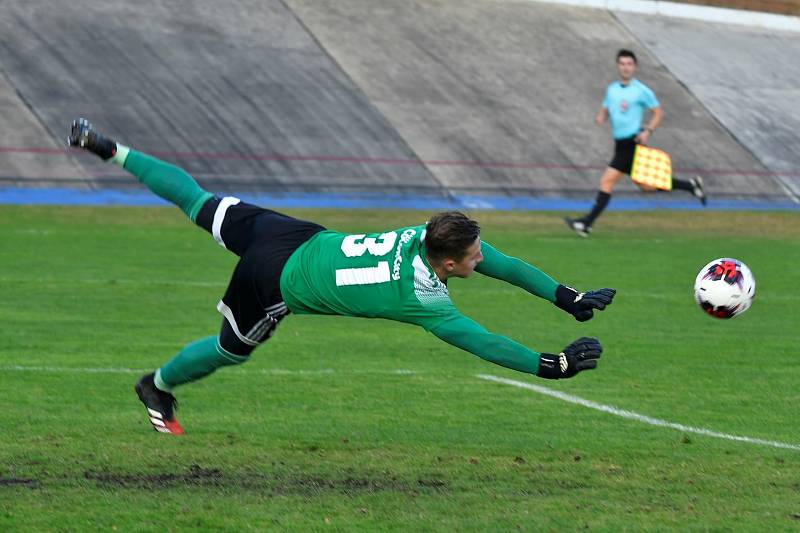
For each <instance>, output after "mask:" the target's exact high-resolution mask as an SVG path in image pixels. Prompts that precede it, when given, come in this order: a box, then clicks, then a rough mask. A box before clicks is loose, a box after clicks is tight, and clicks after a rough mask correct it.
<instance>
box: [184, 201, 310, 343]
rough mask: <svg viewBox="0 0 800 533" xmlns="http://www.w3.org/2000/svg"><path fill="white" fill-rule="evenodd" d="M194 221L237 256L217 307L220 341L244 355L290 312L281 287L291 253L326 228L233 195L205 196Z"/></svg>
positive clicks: (266, 337) (267, 336)
mask: <svg viewBox="0 0 800 533" xmlns="http://www.w3.org/2000/svg"><path fill="white" fill-rule="evenodd" d="M197 225H198V226H200V227H202V228H203V229H205V230H206V231H208V232H209V233H211V235H212V236H213V237H214V239H215V240H216V241H217V242H218V243H219V244H220V245H221V246H223V247H224V248H226V249H228V250H230V251H231V252H233V253H235V254H236V255H238V256H239V257H240V259H239V262H238V263H237V265H236V269H235V270H234V271H233V276H232V277H231V281H230V283H229V284H228V289H227V290H226V291H225V296H223V297H222V300H220V302H219V304H217V310H218V311H219V312H220V313H222V316H223V317H224V320H223V324H222V332H221V333H220V345H221V346H222V347H223V348H224V349H226V350H228V351H229V352H231V353H234V354H236V355H248V354H250V352H252V351H253V350H254V349H255V347H256V346H258V345H259V344H260V343H262V342H264V341H265V340H267V339H268V338H269V337H270V336H271V335H272V333H273V332H274V331H275V328H276V327H277V325H278V322H280V321H281V320H282V319H283V317H284V316H286V314H288V312H289V310H288V309H287V308H286V304H285V303H284V301H283V296H282V295H281V287H280V279H281V272H283V267H284V265H285V264H286V261H287V260H288V259H289V256H290V255H292V253H293V252H294V251H295V250H297V248H299V247H300V245H301V244H303V243H304V242H306V241H307V240H308V239H310V238H311V237H313V236H314V235H316V234H317V233H319V232H320V231H323V230H324V229H325V228H324V227H322V226H320V225H319V224H314V223H313V222H306V221H304V220H298V219H296V218H292V217H290V216H287V215H283V214H281V213H277V212H275V211H270V210H269V209H264V208H262V207H258V206H256V205H252V204H247V203H244V202H241V201H240V200H239V199H238V198H234V197H232V196H226V197H225V198H217V197H215V198H211V199H210V200H208V201H207V202H206V203H205V204H204V205H203V207H202V209H201V210H200V213H198V215H197Z"/></svg>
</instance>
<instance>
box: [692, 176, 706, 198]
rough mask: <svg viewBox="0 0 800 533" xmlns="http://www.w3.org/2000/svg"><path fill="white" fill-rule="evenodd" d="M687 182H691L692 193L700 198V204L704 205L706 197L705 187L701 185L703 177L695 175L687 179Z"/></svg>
mask: <svg viewBox="0 0 800 533" xmlns="http://www.w3.org/2000/svg"><path fill="white" fill-rule="evenodd" d="M689 183H691V184H692V187H693V189H692V194H693V195H694V197H695V198H697V199H698V200H700V203H701V204H703V205H706V202H708V198H707V197H706V189H705V187H704V186H703V178H701V177H700V176H695V177H693V178H692V179H690V180H689Z"/></svg>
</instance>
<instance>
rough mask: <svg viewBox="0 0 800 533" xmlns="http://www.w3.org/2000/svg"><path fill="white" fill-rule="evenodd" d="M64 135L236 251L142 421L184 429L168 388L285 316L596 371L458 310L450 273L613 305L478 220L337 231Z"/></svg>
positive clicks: (579, 348) (563, 303) (269, 330)
mask: <svg viewBox="0 0 800 533" xmlns="http://www.w3.org/2000/svg"><path fill="white" fill-rule="evenodd" d="M68 142H69V145H70V146H75V147H80V148H82V149H84V150H88V151H89V152H92V153H94V154H96V155H98V156H99V157H101V158H102V159H104V160H106V161H109V162H111V163H115V164H117V165H119V166H121V167H123V168H124V169H125V170H127V171H128V172H130V173H131V174H133V175H134V176H135V177H136V178H137V179H138V180H139V181H140V182H142V183H143V184H144V185H146V186H147V187H148V188H149V189H150V190H151V191H153V192H154V193H155V194H157V195H158V196H160V197H162V198H164V199H166V200H168V201H170V202H172V203H174V204H176V205H177V206H178V207H179V208H180V209H181V210H182V211H183V212H184V213H185V214H186V215H187V216H188V217H189V218H190V219H191V221H192V222H194V223H195V224H197V225H198V226H200V227H201V228H203V229H205V230H206V231H208V232H209V233H210V234H211V235H212V236H213V237H214V239H215V240H216V241H217V242H218V243H219V244H220V245H221V246H223V247H225V248H226V249H228V250H230V251H231V252H233V253H234V254H236V255H237V256H239V262H238V263H237V265H236V268H235V270H234V271H233V275H232V277H231V281H230V283H229V285H228V288H227V290H226V291H225V295H224V296H223V297H222V300H220V302H219V304H218V305H217V310H218V311H219V312H220V313H221V314H222V316H223V319H222V328H221V330H220V332H219V334H218V335H212V336H209V337H206V338H203V339H199V340H196V341H194V342H192V343H190V344H188V345H187V346H185V347H184V348H183V349H182V350H181V351H180V352H178V354H177V355H175V356H174V357H173V358H172V359H171V360H170V361H169V362H167V363H166V364H165V365H163V366H162V367H161V368H159V369H157V370H156V371H155V372H153V373H149V374H147V375H145V376H143V377H142V378H141V379H140V380H139V382H138V383H137V385H136V392H137V394H138V396H139V399H140V400H141V401H142V403H143V404H144V405H145V407H146V408H147V414H148V417H149V419H150V423H151V424H152V425H153V427H154V428H155V429H156V430H157V431H159V432H161V433H171V434H182V433H183V432H184V430H183V428H182V427H181V425H180V424H179V423H178V420H177V419H176V417H175V405H176V402H175V397H174V396H173V394H172V390H173V389H174V388H175V387H177V386H178V385H183V384H185V383H189V382H191V381H195V380H198V379H201V378H203V377H205V376H207V375H209V374H211V373H212V372H214V371H215V370H217V369H218V368H220V367H223V366H229V365H238V364H241V363H244V362H245V361H247V360H248V359H249V357H250V354H251V353H252V352H253V350H254V349H255V348H256V347H257V346H259V345H260V344H261V343H263V342H265V341H266V340H267V339H269V338H270V336H271V335H272V334H273V333H274V331H275V328H276V327H277V326H278V324H279V323H280V322H281V320H283V318H284V317H285V316H286V315H287V314H289V313H290V312H292V313H312V314H328V315H346V316H358V317H366V318H374V317H379V318H387V319H390V320H397V321H400V322H407V323H411V324H416V325H418V326H422V327H423V328H425V330H427V331H429V332H431V333H433V334H434V335H435V336H436V337H438V338H440V339H442V340H443V341H445V342H447V343H449V344H452V345H453V346H457V347H458V348H461V349H463V350H466V351H468V352H470V353H473V354H475V355H477V356H478V357H481V358H482V359H485V360H487V361H491V362H492V363H496V364H498V365H501V366H504V367H506V368H512V369H514V370H518V371H520V372H527V373H529V374H535V375H537V376H539V377H542V378H547V379H560V378H571V377H572V376H574V375H575V374H577V373H578V372H580V371H582V370H589V369H593V368H595V367H596V366H597V359H598V358H599V357H600V354H601V352H602V348H601V346H600V343H599V342H598V341H597V339H594V338H589V337H582V338H580V339H578V340H576V341H574V342H572V343H571V344H569V345H568V346H567V347H566V348H564V349H563V350H562V351H561V352H559V353H544V352H542V353H540V352H536V351H533V350H531V349H529V348H527V347H525V346H523V345H522V344H519V343H517V342H515V341H513V340H511V339H509V338H506V337H503V336H500V335H496V334H494V333H490V332H489V331H487V330H486V329H485V328H483V327H482V326H481V325H480V324H478V323H477V322H475V321H474V320H471V319H470V318H468V317H466V316H464V315H462V314H461V313H460V312H459V311H458V310H457V309H456V308H455V306H454V305H453V302H452V301H451V300H450V295H449V293H448V290H447V280H448V278H451V277H459V278H466V277H469V276H470V275H471V274H472V273H473V271H477V272H479V273H481V274H483V275H486V276H490V277H493V278H497V279H501V280H504V281H506V282H508V283H511V284H512V285H516V286H518V287H521V288H523V289H525V290H526V291H528V292H530V293H531V294H534V295H536V296H538V297H540V298H544V299H546V300H548V301H550V302H553V303H554V304H555V305H557V306H558V307H560V308H561V309H563V310H564V311H566V312H568V313H570V314H571V315H573V316H574V317H575V318H576V319H577V320H579V321H585V320H589V319H590V318H592V316H593V313H594V311H595V310H602V309H604V308H605V307H606V306H607V305H609V304H611V302H612V300H613V298H614V293H615V291H614V290H613V289H600V290H598V291H592V292H577V291H575V290H574V289H572V288H570V287H567V286H565V285H561V284H559V283H558V282H557V281H555V280H554V279H553V278H551V277H550V276H548V275H547V274H545V273H543V272H542V271H540V270H539V269H537V268H536V267H534V266H532V265H529V264H528V263H526V262H524V261H522V260H520V259H516V258H514V257H509V256H506V255H504V254H502V253H501V252H500V251H498V250H497V249H495V248H494V247H493V246H491V245H490V244H489V243H486V242H484V241H482V240H481V239H480V227H479V226H478V223H477V222H475V221H474V220H471V219H469V218H468V217H466V216H465V215H463V214H462V213H459V212H446V213H440V214H438V215H436V216H434V217H432V218H431V219H430V221H429V222H428V223H427V224H425V225H419V226H408V227H404V228H399V229H395V230H391V231H386V232H384V233H374V234H343V233H339V232H336V231H330V230H326V229H325V228H324V227H322V226H320V225H318V224H315V223H313V222H306V221H303V220H298V219H295V218H292V217H289V216H286V215H283V214H280V213H277V212H275V211H270V210H269V209H263V208H261V207H258V206H255V205H251V204H247V203H245V202H242V201H240V200H239V199H238V198H234V197H231V196H226V197H217V196H214V195H212V194H211V193H208V192H206V191H204V190H203V189H202V188H200V186H199V185H198V184H197V183H196V182H195V180H194V179H193V178H192V177H191V176H190V175H189V174H187V173H186V172H185V171H183V170H182V169H180V168H178V167H176V166H174V165H170V164H168V163H165V162H163V161H160V160H158V159H155V158H153V157H151V156H148V155H145V154H143V153H141V152H138V151H136V150H133V149H131V148H128V147H126V146H123V145H122V144H118V143H116V142H114V141H113V140H111V139H109V138H107V137H104V136H103V135H101V134H99V133H98V132H96V131H95V130H94V129H93V128H92V126H91V124H89V122H88V121H86V120H85V119H78V120H76V121H74V122H73V123H72V127H71V129H70V135H69V139H68Z"/></svg>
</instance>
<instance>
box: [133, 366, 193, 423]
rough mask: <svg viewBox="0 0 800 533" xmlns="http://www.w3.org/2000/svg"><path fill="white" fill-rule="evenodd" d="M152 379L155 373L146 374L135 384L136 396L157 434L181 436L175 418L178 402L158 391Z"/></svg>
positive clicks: (170, 395) (166, 393) (167, 394)
mask: <svg viewBox="0 0 800 533" xmlns="http://www.w3.org/2000/svg"><path fill="white" fill-rule="evenodd" d="M154 377H155V373H150V374H147V375H146V376H143V377H142V379H140V380H139V383H137V384H136V394H138V395H139V399H140V400H141V401H142V403H143V404H144V406H145V408H146V409H147V416H148V417H149V419H150V423H151V424H152V425H153V429H155V430H156V431H158V432H159V433H171V434H173V435H183V433H184V431H183V428H182V427H181V425H180V423H179V422H178V419H177V418H175V410H176V409H177V408H178V401H177V400H176V399H175V396H173V395H172V394H170V393H168V392H164V391H162V390H159V389H158V388H157V387H156V384H155V382H154V381H153V378H154Z"/></svg>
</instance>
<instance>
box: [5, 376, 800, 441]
mask: <svg viewBox="0 0 800 533" xmlns="http://www.w3.org/2000/svg"><path fill="white" fill-rule="evenodd" d="M0 371H7V372H52V373H56V374H60V373H82V374H145V373H147V372H152V371H153V369H144V368H124V367H66V366H26V365H2V366H0ZM226 373H235V374H239V373H242V374H243V373H250V374H266V375H277V376H317V375H330V374H377V375H402V376H413V375H418V374H419V372H416V371H414V370H408V369H405V368H398V369H394V370H385V371H382V370H348V371H346V372H342V371H337V370H334V369H332V368H322V369H319V370H288V369H283V368H260V369H249V370H245V369H241V370H237V369H228V371H227V372H226ZM475 377H477V378H480V379H484V380H487V381H493V382H495V383H502V384H504V385H511V386H513V387H518V388H521V389H527V390H531V391H533V392H537V393H539V394H543V395H545V396H550V397H552V398H556V399H559V400H562V401H565V402H568V403H573V404H576V405H581V406H583V407H588V408H589V409H595V410H597V411H602V412H604V413H609V414H612V415H615V416H619V417H622V418H627V419H628V420H635V421H637V422H642V423H645V424H649V425H651V426H658V427H665V428H670V429H676V430H678V431H683V432H685V433H695V434H697V435H704V436H706V437H714V438H718V439H725V440H730V441H735V442H746V443H748V444H758V445H761V446H770V447H772V448H781V449H784V450H793V451H800V445H798V444H788V443H785V442H778V441H774V440H765V439H759V438H755V437H746V436H742V435H732V434H729V433H721V432H718V431H714V430H711V429H705V428H698V427H694V426H686V425H683V424H678V423H675V422H669V421H667V420H661V419H659V418H653V417H650V416H647V415H641V414H639V413H635V412H633V411H626V410H625V409H619V408H618V407H614V406H612V405H605V404H602V403H597V402H594V401H592V400H586V399H584V398H581V397H579V396H573V395H571V394H567V393H565V392H560V391H555V390H552V389H548V388H547V387H541V386H539V385H534V384H532V383H525V382H523V381H515V380H513V379H506V378H501V377H499V376H493V375H490V374H477V375H476V376H475Z"/></svg>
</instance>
